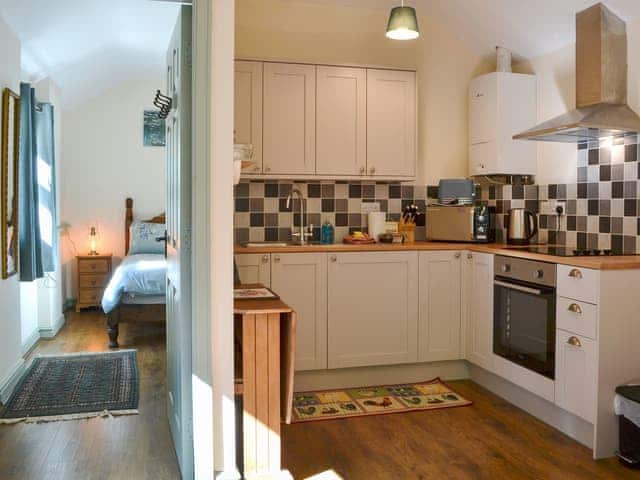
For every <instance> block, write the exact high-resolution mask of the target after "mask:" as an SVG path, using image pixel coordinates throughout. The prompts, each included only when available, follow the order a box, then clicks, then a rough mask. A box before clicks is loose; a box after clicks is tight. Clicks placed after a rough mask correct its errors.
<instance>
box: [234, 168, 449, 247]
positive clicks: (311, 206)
mask: <svg viewBox="0 0 640 480" xmlns="http://www.w3.org/2000/svg"><path fill="white" fill-rule="evenodd" d="M293 187H296V188H298V189H300V191H302V193H303V195H304V197H305V199H306V200H305V202H306V206H305V215H306V217H307V218H306V221H305V225H313V233H314V237H313V240H316V241H318V240H320V227H321V225H322V224H323V223H324V222H325V221H327V220H328V221H329V222H331V224H332V225H334V227H335V240H336V242H342V238H343V237H344V236H345V235H348V234H349V233H351V232H353V231H355V230H362V231H366V230H367V214H363V213H362V204H363V203H367V202H377V203H379V204H380V211H381V212H386V213H387V219H388V220H390V221H398V220H399V219H400V213H401V212H402V209H403V208H404V207H405V206H407V205H411V204H415V205H417V206H418V208H419V209H420V211H422V212H424V210H425V206H426V204H427V198H428V195H431V197H429V198H431V200H433V199H434V198H437V196H438V189H437V187H425V186H424V185H423V186H415V185H400V184H397V183H396V184H394V183H390V184H389V183H370V182H291V181H280V182H271V181H267V182H261V181H255V180H253V181H243V182H241V183H240V184H238V185H236V187H235V219H234V220H235V241H236V243H244V242H249V241H252V242H261V241H276V240H277V241H289V240H290V239H291V224H292V222H293V224H294V225H295V226H296V227H297V226H298V225H300V214H299V213H298V212H299V203H298V200H297V199H295V200H294V201H293V202H292V204H291V205H290V207H289V208H287V205H286V203H287V202H286V199H287V196H288V195H289V193H290V192H291V189H292V188H293ZM416 237H417V238H418V239H421V238H422V239H423V238H424V226H418V227H417V229H416Z"/></svg>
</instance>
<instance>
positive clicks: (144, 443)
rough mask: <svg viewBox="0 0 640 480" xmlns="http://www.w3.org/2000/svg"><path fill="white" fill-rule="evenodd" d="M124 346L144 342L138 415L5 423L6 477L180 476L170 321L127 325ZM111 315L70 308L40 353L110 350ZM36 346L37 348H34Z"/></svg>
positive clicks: (102, 479) (2, 468) (0, 461)
mask: <svg viewBox="0 0 640 480" xmlns="http://www.w3.org/2000/svg"><path fill="white" fill-rule="evenodd" d="M119 340H120V345H121V348H136V349H137V350H138V354H137V356H138V366H139V368H140V405H139V412H140V413H139V414H138V415H129V416H123V417H114V418H106V419H105V418H94V419H89V420H74V421H67V422H55V423H43V424H17V425H2V426H0V479H2V480H14V479H20V480H23V479H24V480H26V479H28V480H45V479H52V480H53V479H56V480H58V479H60V480H61V479H64V480H66V479H70V480H76V479H78V480H80V479H82V480H93V479H95V480H106V479H113V480H116V479H118V480H119V479H127V480H131V479H136V480H138V479H140V480H142V479H154V480H161V479H178V478H180V476H179V472H178V463H177V460H176V456H175V453H174V450H173V444H172V441H171V435H170V432H169V424H168V422H167V419H166V418H167V417H166V392H165V362H166V359H165V356H166V355H165V352H166V348H165V335H164V327H163V326H162V325H153V324H145V325H131V326H129V325H126V324H125V325H123V326H122V328H121V330H120V337H119ZM102 350H108V348H107V333H106V320H105V318H104V316H103V315H102V314H100V313H98V312H96V311H94V312H84V313H79V314H78V313H75V312H70V313H68V314H67V323H66V325H65V326H64V328H63V329H62V330H61V331H60V333H59V334H58V335H57V336H56V338H55V339H52V340H41V341H40V342H39V344H38V345H37V347H36V349H35V350H34V352H33V353H46V354H52V353H60V352H64V353H69V352H84V351H92V352H94V351H95V352H97V351H102ZM33 353H32V354H33Z"/></svg>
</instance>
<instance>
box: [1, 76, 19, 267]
mask: <svg viewBox="0 0 640 480" xmlns="http://www.w3.org/2000/svg"><path fill="white" fill-rule="evenodd" d="M1 126H2V130H1V131H2V137H1V138H0V151H1V155H0V195H1V196H0V256H1V257H2V258H1V260H2V264H1V265H0V276H2V278H3V279H4V278H8V277H10V276H11V275H15V274H16V273H18V162H19V147H20V97H19V96H18V95H17V94H16V93H14V92H12V91H11V90H9V89H8V88H5V89H4V90H3V91H2V122H1Z"/></svg>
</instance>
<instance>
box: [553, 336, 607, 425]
mask: <svg viewBox="0 0 640 480" xmlns="http://www.w3.org/2000/svg"><path fill="white" fill-rule="evenodd" d="M555 385H556V403H557V404H558V406H560V407H561V408H564V409H565V410H567V411H569V412H571V413H573V414H575V415H578V416H579V417H582V418H584V419H585V420H586V421H587V422H590V423H593V422H594V421H595V416H596V398H597V397H598V392H597V343H596V342H595V341H594V340H591V339H589V338H586V337H583V336H581V335H575V334H573V333H570V332H566V331H564V330H557V333H556V382H555Z"/></svg>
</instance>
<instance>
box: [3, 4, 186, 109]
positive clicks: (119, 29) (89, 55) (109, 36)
mask: <svg viewBox="0 0 640 480" xmlns="http://www.w3.org/2000/svg"><path fill="white" fill-rule="evenodd" d="M178 9H179V6H178V5H176V4H173V3H166V2H152V1H149V0H0V16H1V17H2V18H3V19H4V21H5V22H6V23H7V24H8V25H9V26H10V27H11V28H12V29H13V30H14V32H15V33H16V35H17V36H18V37H19V38H20V40H21V45H22V70H23V77H25V78H27V79H29V80H31V81H36V80H38V79H41V78H44V77H51V79H52V80H53V82H54V83H56V84H57V85H58V86H59V87H60V88H61V90H62V97H63V98H62V102H63V106H65V107H69V106H72V105H73V104H74V103H75V102H77V101H80V100H82V99H84V98H90V97H91V96H94V95H97V94H99V93H100V92H101V91H103V90H104V89H106V88H110V87H112V86H114V85H116V84H117V83H119V82H121V81H125V80H127V79H130V78H133V77H135V76H141V75H147V76H148V75H149V74H150V72H157V73H158V74H162V71H163V70H164V64H165V60H164V57H165V53H166V49H167V46H168V44H169V41H170V39H171V34H172V31H173V27H174V25H175V22H176V19H177V15H178ZM152 93H153V92H151V93H150V95H151V94H152Z"/></svg>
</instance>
